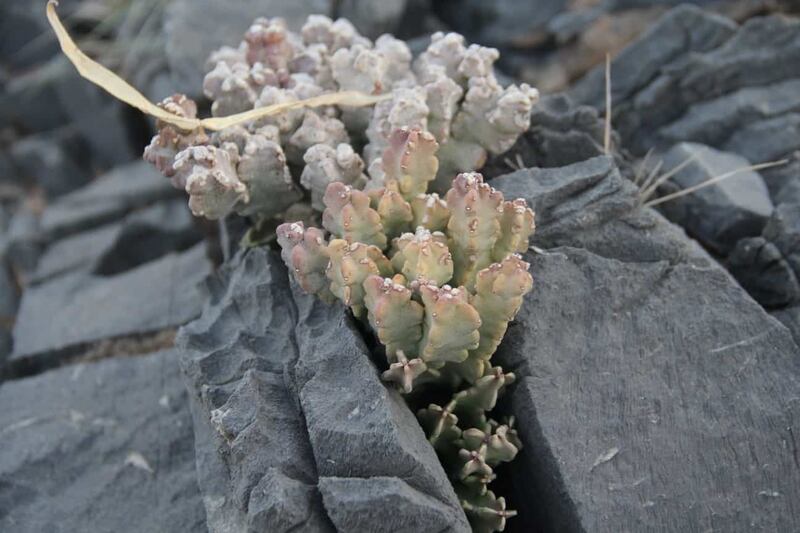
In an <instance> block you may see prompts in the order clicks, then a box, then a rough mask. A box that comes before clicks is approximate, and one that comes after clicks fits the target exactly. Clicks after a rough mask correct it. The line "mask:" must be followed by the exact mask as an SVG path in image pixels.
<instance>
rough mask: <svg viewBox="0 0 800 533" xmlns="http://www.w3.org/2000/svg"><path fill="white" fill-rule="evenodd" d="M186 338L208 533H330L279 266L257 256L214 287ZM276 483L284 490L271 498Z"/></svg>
mask: <svg viewBox="0 0 800 533" xmlns="http://www.w3.org/2000/svg"><path fill="white" fill-rule="evenodd" d="M208 290H209V299H208V301H207V303H206V306H205V308H204V311H203V314H202V315H201V316H200V318H198V319H197V320H196V321H194V322H192V323H190V324H189V325H187V326H186V327H185V328H183V329H182V330H181V333H180V335H179V337H178V341H177V342H178V344H179V345H180V346H181V347H182V349H183V352H184V353H183V357H182V365H183V367H184V372H185V374H186V379H187V384H188V387H189V391H190V397H191V398H192V413H193V417H194V422H195V440H196V447H197V473H198V479H199V483H200V490H201V491H202V492H203V495H204V501H205V503H206V512H207V514H208V523H209V529H211V530H212V531H275V532H276V533H277V532H279V531H289V530H292V529H293V528H294V529H299V530H303V529H305V530H310V531H333V527H332V526H330V525H329V522H328V519H327V515H326V513H325V511H324V509H323V506H322V502H321V497H320V495H319V492H318V490H317V487H316V482H317V474H316V464H315V462H314V457H313V454H312V451H311V446H310V445H309V442H308V436H307V434H306V429H305V424H304V423H303V419H302V413H301V410H300V408H299V405H298V401H297V398H296V397H295V396H294V395H292V394H291V391H290V389H289V387H288V386H287V384H286V383H285V378H284V368H285V367H286V366H287V365H288V364H289V363H290V361H292V360H293V358H295V357H296V356H297V355H296V348H295V345H294V343H293V336H292V329H293V328H294V321H295V316H296V313H295V311H294V306H293V303H292V297H291V292H290V290H289V286H288V278H287V277H286V273H285V271H284V269H283V267H282V265H281V263H280V259H279V258H276V257H275V256H273V254H271V253H269V252H266V251H264V250H260V249H256V250H251V251H250V252H249V253H247V254H244V255H242V254H240V255H238V256H237V257H236V258H235V259H234V260H233V261H231V262H230V263H227V264H226V265H224V266H223V267H222V268H221V269H220V272H219V274H218V276H217V277H213V278H210V279H209V281H208ZM274 483H277V484H279V486H278V487H276V488H275V490H273V489H272V487H274V485H273V484H274Z"/></svg>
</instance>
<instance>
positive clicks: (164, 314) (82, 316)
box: [11, 243, 210, 360]
mask: <svg viewBox="0 0 800 533" xmlns="http://www.w3.org/2000/svg"><path fill="white" fill-rule="evenodd" d="M209 272H210V263H209V262H208V260H207V259H206V256H205V246H204V244H202V243H201V244H198V245H196V246H195V247H193V248H191V249H190V250H187V251H186V252H182V253H179V254H169V255H166V256H164V257H162V258H161V259H158V260H156V261H152V262H149V263H146V264H144V265H142V266H139V267H136V268H134V269H132V270H128V271H126V272H122V273H119V274H115V275H111V276H108V277H105V276H101V275H96V274H91V273H87V272H80V271H78V272H75V273H72V274H68V275H64V276H61V277H58V278H56V279H53V280H51V281H48V282H46V283H42V284H40V285H37V286H34V287H31V288H29V289H28V290H26V291H25V293H24V294H23V297H22V302H21V305H20V309H19V314H18V316H17V321H16V324H15V326H14V352H13V353H12V355H11V360H22V359H26V358H31V357H48V356H51V355H57V354H58V353H59V352H62V351H65V350H70V349H72V348H75V347H80V346H81V345H84V344H87V343H91V342H93V341H98V340H102V339H107V338H111V337H119V336H125V335H136V334H144V333H152V332H156V331H159V330H162V329H165V328H170V327H177V326H180V325H182V324H185V323H186V322H188V321H189V320H191V319H193V318H195V317H196V316H197V315H198V314H199V313H200V309H201V307H202V304H203V299H202V295H201V293H200V291H199V289H198V285H199V283H200V282H201V281H202V280H203V279H204V277H205V276H207V275H208V273H209Z"/></svg>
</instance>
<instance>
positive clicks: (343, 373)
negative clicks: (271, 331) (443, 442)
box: [293, 290, 469, 531]
mask: <svg viewBox="0 0 800 533" xmlns="http://www.w3.org/2000/svg"><path fill="white" fill-rule="evenodd" d="M295 302H296V303H297V308H298V312H299V317H298V324H297V327H296V329H295V335H296V343H297V347H298V350H299V357H298V360H297V363H296V365H295V366H294V369H293V374H294V383H295V387H296V389H297V394H298V396H299V399H300V405H301V407H302V409H303V415H304V417H305V421H306V425H307V427H308V436H309V439H310V441H311V446H312V448H313V449H314V457H315V458H316V461H317V469H318V472H319V475H320V476H327V477H356V478H364V477H382V476H394V477H399V478H402V479H403V481H405V483H407V484H408V485H409V486H410V487H411V488H413V489H415V490H416V491H418V492H419V493H420V495H426V496H427V498H428V499H431V500H434V501H435V502H432V503H431V505H433V504H434V503H436V504H438V505H437V507H441V506H444V507H448V508H449V509H450V511H449V513H448V519H447V521H448V522H449V523H451V524H452V530H454V531H468V530H469V526H468V524H467V523H466V520H465V518H464V513H463V512H462V511H461V508H460V506H459V504H458V500H457V498H456V497H455V494H454V492H453V488H452V486H451V484H450V482H449V480H448V479H447V477H446V475H444V471H443V470H442V467H441V465H440V464H439V459H438V458H437V456H436V453H435V452H434V450H433V447H431V446H430V444H429V443H428V440H427V439H426V437H425V434H424V432H423V431H422V428H421V427H420V425H419V423H418V422H417V419H416V416H414V414H413V413H412V412H411V410H409V408H408V407H407V406H406V404H405V401H404V400H403V398H402V397H401V396H400V394H399V393H397V392H396V391H395V390H392V389H391V388H389V387H386V386H385V385H384V384H383V383H382V382H381V381H380V379H378V375H377V371H376V369H375V367H374V366H373V365H372V363H371V362H370V360H369V355H368V354H369V352H368V350H367V348H366V346H365V345H364V342H363V341H362V340H361V336H360V335H359V334H358V331H357V330H356V326H355V324H354V323H353V321H352V320H351V318H350V317H349V316H348V315H346V314H345V313H344V312H343V309H342V307H341V306H339V305H334V306H329V305H325V304H323V303H321V302H319V300H317V299H316V298H312V297H310V296H307V295H304V294H301V293H300V291H299V290H296V291H295ZM411 514H413V512H411V513H409V516H410V515H411ZM403 515H405V510H404V511H403ZM331 518H332V519H333V517H331ZM397 520H398V523H399V524H403V523H407V522H408V520H409V519H408V517H407V516H401V515H398V517H397ZM334 522H335V520H334ZM373 527H378V524H377V523H376V524H374V525H373ZM432 527H433V526H431V528H432ZM367 529H368V530H371V529H372V528H367Z"/></svg>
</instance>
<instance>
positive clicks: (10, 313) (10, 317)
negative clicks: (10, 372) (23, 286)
mask: <svg viewBox="0 0 800 533" xmlns="http://www.w3.org/2000/svg"><path fill="white" fill-rule="evenodd" d="M18 306H19V288H18V287H17V283H16V281H15V280H14V279H13V277H12V275H11V268H10V265H9V264H8V262H7V261H6V258H5V254H3V252H2V251H1V250H0V366H2V364H3V361H5V359H6V357H8V355H9V354H10V353H11V348H12V340H11V328H12V327H13V324H14V318H15V316H16V314H17V307H18Z"/></svg>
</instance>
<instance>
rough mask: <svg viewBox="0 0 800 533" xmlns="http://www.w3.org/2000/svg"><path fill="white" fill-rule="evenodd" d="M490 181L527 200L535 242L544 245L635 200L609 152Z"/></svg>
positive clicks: (627, 207) (612, 216) (507, 193)
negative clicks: (534, 217) (531, 211)
mask: <svg viewBox="0 0 800 533" xmlns="http://www.w3.org/2000/svg"><path fill="white" fill-rule="evenodd" d="M492 186H494V187H495V188H497V189H498V190H501V191H503V193H504V195H505V196H506V197H507V198H525V199H526V200H528V203H529V205H530V206H531V208H532V209H533V210H534V212H535V213H536V232H535V234H534V238H533V242H534V244H536V245H537V246H540V247H544V248H549V247H552V246H557V245H558V244H557V243H559V242H560V241H561V239H564V238H566V237H567V236H572V235H576V234H580V233H581V232H584V231H587V230H588V229H589V228H594V227H599V226H603V225H604V224H605V223H606V222H609V221H611V220H613V219H616V218H618V217H621V216H622V215H624V214H627V213H630V212H631V211H633V209H634V208H635V207H636V205H637V199H636V196H635V194H636V188H635V187H634V186H633V185H632V184H631V183H630V182H629V181H627V180H625V179H624V178H623V177H622V176H621V175H620V173H619V171H618V170H617V168H616V167H615V166H614V162H613V160H612V159H611V158H610V157H609V156H598V157H594V158H592V159H588V160H586V161H584V162H582V163H575V164H573V165H568V166H564V167H560V168H553V169H539V168H530V169H523V170H519V171H517V172H513V173H511V174H507V175H505V176H500V177H499V178H496V179H495V180H493V181H492ZM620 244H621V243H620Z"/></svg>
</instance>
